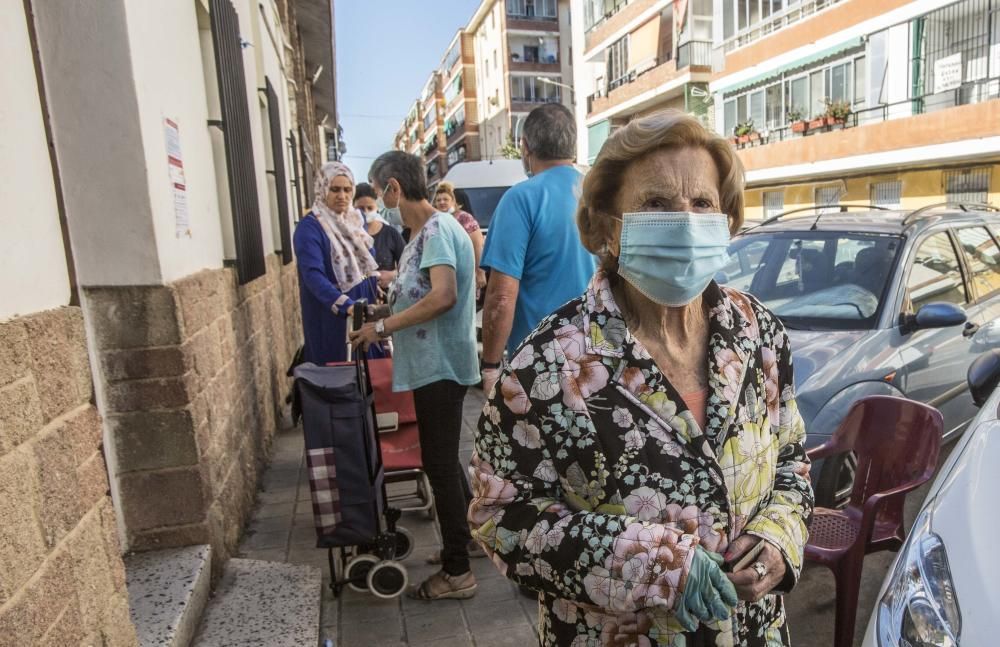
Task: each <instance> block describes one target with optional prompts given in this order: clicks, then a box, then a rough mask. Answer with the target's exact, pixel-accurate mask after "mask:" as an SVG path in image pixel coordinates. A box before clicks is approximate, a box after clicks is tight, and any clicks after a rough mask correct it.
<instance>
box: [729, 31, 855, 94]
mask: <svg viewBox="0 0 1000 647" xmlns="http://www.w3.org/2000/svg"><path fill="white" fill-rule="evenodd" d="M863 44H864V43H863V41H862V40H861V37H860V36H858V37H857V38H852V39H850V40H848V41H845V42H843V43H840V44H839V45H835V46H833V47H827V48H826V49H821V50H819V51H816V52H813V53H812V54H809V55H808V56H804V57H802V58H799V59H796V60H794V61H792V62H791V63H786V64H785V65H781V66H779V67H778V68H776V69H774V70H771V71H770V72H766V73H764V74H758V75H757V76H754V77H752V78H749V79H746V80H745V81H740V82H739V83H734V84H733V85H728V86H725V87H721V88H714V91H715V92H721V93H723V94H732V93H735V92H739V91H740V90H745V89H747V88H749V87H751V86H754V85H757V84H758V83H760V82H761V81H767V80H768V79H773V78H775V77H777V76H779V75H781V74H783V73H785V72H790V71H792V70H796V69H798V68H800V67H806V66H807V65H810V64H812V63H816V62H817V61H822V60H823V59H826V58H830V57H832V56H836V55H837V54H841V53H843V52H846V51H848V50H851V49H856V48H859V47H861V46H862V45H863Z"/></svg>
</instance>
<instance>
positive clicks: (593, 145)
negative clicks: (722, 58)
mask: <svg viewBox="0 0 1000 647" xmlns="http://www.w3.org/2000/svg"><path fill="white" fill-rule="evenodd" d="M755 1H756V0H755ZM572 12H573V15H574V17H578V19H577V20H576V21H575V23H574V31H573V36H574V38H573V50H574V51H575V52H579V54H578V56H577V59H578V60H577V63H576V65H575V66H574V67H575V70H574V71H575V77H574V86H575V93H576V96H577V97H578V100H577V105H576V115H577V124H578V130H579V132H580V133H581V137H580V145H579V159H578V162H579V163H581V164H589V163H592V162H593V160H594V158H596V156H597V153H598V152H599V151H600V149H601V146H602V145H603V144H604V141H605V140H606V139H607V137H608V135H609V134H610V133H611V132H613V131H614V130H615V129H616V128H618V127H620V126H622V125H624V124H626V123H628V121H629V120H631V119H632V118H634V117H636V116H641V115H645V114H649V113H652V112H656V111H658V110H663V109H665V108H675V109H679V110H683V111H685V112H688V113H691V114H694V115H697V116H699V117H701V118H702V119H703V120H704V122H705V123H706V124H710V123H711V121H712V118H713V114H712V111H711V110H710V105H711V99H710V96H709V94H708V82H709V80H710V79H711V77H712V74H711V65H712V60H711V53H712V51H711V50H712V42H711V41H712V2H711V0H627V1H626V0H573V2H572Z"/></svg>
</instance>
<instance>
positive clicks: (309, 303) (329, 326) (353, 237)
mask: <svg viewBox="0 0 1000 647" xmlns="http://www.w3.org/2000/svg"><path fill="white" fill-rule="evenodd" d="M353 194H354V175H353V174H352V173H351V170H350V169H349V168H347V166H345V165H344V164H342V163H340V162H328V163H326V164H324V165H323V167H322V168H321V169H320V170H319V173H318V175H317V178H316V198H315V201H314V202H313V207H312V211H310V212H309V213H308V214H306V217H305V218H303V219H302V220H301V221H300V222H299V224H298V226H297V227H296V228H295V236H294V247H295V256H296V259H297V262H298V269H299V298H300V299H301V303H302V331H303V333H304V337H305V348H304V355H303V358H304V360H305V361H307V362H313V363H315V364H325V363H327V362H342V361H344V360H346V359H347V326H348V318H349V317H350V316H351V315H352V314H353V311H354V302H355V301H357V300H358V299H367V300H368V302H369V303H375V299H376V296H377V295H378V265H377V264H376V263H375V259H374V258H373V257H372V253H371V249H372V244H373V241H372V237H371V236H369V235H368V232H367V231H366V230H365V221H364V217H363V216H362V215H361V214H360V213H359V212H358V211H357V210H356V209H354V207H353V206H352V205H351V198H352V197H353ZM368 356H369V357H383V356H384V352H383V351H382V347H381V346H380V345H372V346H371V347H370V349H369V351H368Z"/></svg>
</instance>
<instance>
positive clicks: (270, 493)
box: [257, 486, 298, 505]
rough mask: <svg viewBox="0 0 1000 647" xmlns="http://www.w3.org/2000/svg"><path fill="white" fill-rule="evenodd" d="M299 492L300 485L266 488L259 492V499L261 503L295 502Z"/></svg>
mask: <svg viewBox="0 0 1000 647" xmlns="http://www.w3.org/2000/svg"><path fill="white" fill-rule="evenodd" d="M297 492H298V486H293V487H282V488H277V489H274V490H266V491H262V492H260V493H258V494H257V499H258V500H259V501H260V502H261V505H267V504H270V503H294V502H295V496H296V494H297Z"/></svg>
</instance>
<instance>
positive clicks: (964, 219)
mask: <svg viewBox="0 0 1000 647" xmlns="http://www.w3.org/2000/svg"><path fill="white" fill-rule="evenodd" d="M844 209H845V211H838V212H833V213H829V212H826V213H823V212H816V211H815V210H811V209H810V210H808V211H802V210H799V211H798V212H797V213H796V212H790V213H788V214H783V215H781V216H778V217H775V218H772V219H770V220H768V221H765V222H764V223H763V224H761V225H759V226H757V227H752V228H750V229H748V230H746V231H744V232H742V233H741V234H739V235H738V236H736V237H735V238H734V239H733V241H732V243H731V244H730V248H729V253H730V255H731V262H730V263H729V265H728V266H727V267H726V268H725V269H724V270H723V271H722V272H721V273H720V275H719V276H718V277H717V279H718V280H719V282H720V283H727V284H729V285H732V286H734V287H737V288H740V289H742V290H745V291H747V292H750V293H751V294H753V295H755V296H756V297H757V298H758V299H760V301H761V302H762V303H763V304H764V305H765V306H767V307H768V308H769V309H770V310H771V311H773V312H774V313H775V314H776V315H777V316H778V317H779V318H780V319H781V321H782V322H783V323H784V324H785V327H786V328H787V329H788V334H789V338H790V340H791V344H792V354H793V360H794V370H795V385H796V389H797V397H798V403H799V408H800V410H801V412H802V416H803V418H804V419H805V425H806V431H807V433H808V437H807V441H806V446H807V448H810V447H814V446H816V445H819V444H821V443H823V442H825V441H826V440H827V439H828V438H829V437H830V436H831V435H832V434H833V432H834V430H835V429H836V428H837V426H838V425H839V424H840V422H841V421H842V420H843V418H844V416H845V415H846V414H847V411H848V410H849V409H850V407H851V404H852V403H854V402H855V401H856V400H858V399H859V398H862V397H865V396H869V395H895V396H902V397H907V398H911V399H914V400H918V401H920V402H924V403H927V404H929V405H931V406H934V407H937V408H938V409H940V411H941V413H942V414H943V416H944V421H945V429H946V432H945V438H946V439H948V438H951V437H952V436H953V435H955V434H957V433H959V432H960V431H961V430H962V429H964V428H965V426H966V425H967V424H968V423H969V420H970V419H971V418H972V417H973V416H974V415H975V406H974V405H973V402H972V398H971V396H970V394H969V390H968V388H967V386H966V382H965V378H966V371H967V369H968V367H969V365H970V364H971V363H972V361H973V360H974V359H975V358H976V357H977V356H979V355H980V354H982V353H983V352H985V351H987V350H990V349H993V348H997V347H1000V323H998V318H1000V244H998V239H1000V215H998V214H997V213H994V212H992V211H990V208H989V207H985V206H980V205H976V206H970V205H938V206H934V207H926V208H923V209H919V210H916V211H912V212H911V211H879V210H877V209H878V208H877V207H865V208H864V209H863V210H862V211H858V212H846V208H844ZM856 464H857V462H856V459H855V457H854V456H852V455H851V454H850V453H848V454H844V455H841V456H837V457H834V458H830V459H827V460H825V461H822V462H818V463H817V464H814V466H813V474H812V476H813V484H814V487H815V490H816V500H817V504H818V505H822V506H825V507H838V506H842V505H843V504H845V503H846V501H847V500H848V499H849V497H850V490H851V486H852V484H853V482H854V471H855V468H856Z"/></svg>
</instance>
